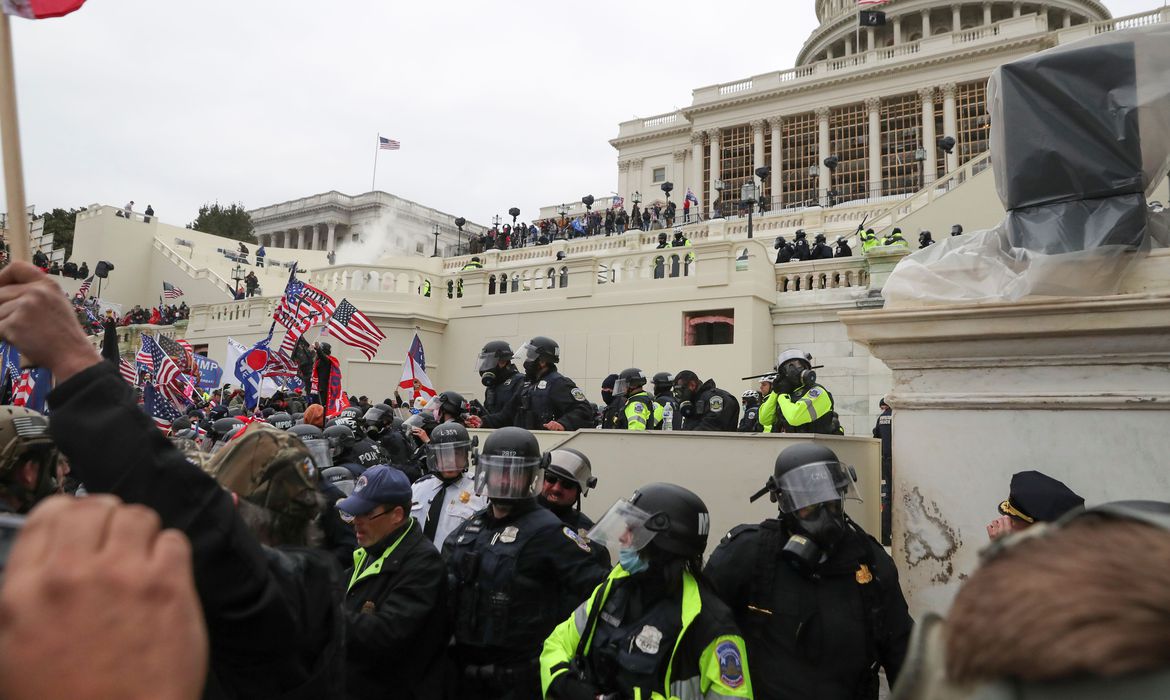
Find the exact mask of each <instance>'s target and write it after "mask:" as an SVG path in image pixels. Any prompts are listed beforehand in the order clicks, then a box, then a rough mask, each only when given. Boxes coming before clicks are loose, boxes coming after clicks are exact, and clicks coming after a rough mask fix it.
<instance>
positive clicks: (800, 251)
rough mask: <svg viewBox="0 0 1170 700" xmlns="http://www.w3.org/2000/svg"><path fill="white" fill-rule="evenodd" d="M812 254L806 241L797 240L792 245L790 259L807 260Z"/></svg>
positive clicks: (802, 239) (803, 239)
mask: <svg viewBox="0 0 1170 700" xmlns="http://www.w3.org/2000/svg"><path fill="white" fill-rule="evenodd" d="M811 256H812V253H811V252H810V251H809V249H808V239H805V238H797V239H796V240H795V241H794V242H793V243H792V259H793V260H808V259H809V258H810V257H811Z"/></svg>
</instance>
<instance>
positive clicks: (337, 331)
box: [322, 299, 422, 360]
mask: <svg viewBox="0 0 1170 700" xmlns="http://www.w3.org/2000/svg"><path fill="white" fill-rule="evenodd" d="M322 333H328V334H329V335H331V336H333V337H334V338H337V339H338V340H340V341H341V342H343V343H345V344H346V345H348V346H350V347H352V348H357V349H358V350H361V351H362V354H363V355H365V356H366V359H367V360H372V359H374V355H377V354H378V346H379V345H381V344H382V341H383V340H385V339H386V334H385V333H383V332H382V330H381V329H380V328H378V327H377V326H375V325H374V322H373V321H371V320H370V318H369V316H366V315H365V314H363V313H362V312H361V311H358V309H357V307H356V306H354V305H353V304H351V303H349V300H348V299H342V300H341V303H340V304H338V305H337V310H336V311H334V312H333V316H332V317H330V319H329V322H328V323H326V324H325V330H323V331H322ZM415 337H417V336H415ZM419 346H420V348H421V346H422V344H421V343H420V344H419ZM420 352H421V350H420Z"/></svg>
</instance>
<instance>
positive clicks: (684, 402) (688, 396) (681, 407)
mask: <svg viewBox="0 0 1170 700" xmlns="http://www.w3.org/2000/svg"><path fill="white" fill-rule="evenodd" d="M670 395H671V396H673V397H674V400H675V401H678V412H679V413H680V414H681V415H682V416H683V417H684V418H689V417H690V416H693V415H694V414H695V404H694V401H693V399H694V398H695V392H693V391H691V389H690V387H688V386H684V385H681V384H679V385H676V386H675V387H674V388H673V389H671V390H670Z"/></svg>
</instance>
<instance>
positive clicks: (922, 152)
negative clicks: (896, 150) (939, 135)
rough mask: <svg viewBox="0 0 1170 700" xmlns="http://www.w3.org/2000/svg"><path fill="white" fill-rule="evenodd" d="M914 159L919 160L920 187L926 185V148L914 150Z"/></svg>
mask: <svg viewBox="0 0 1170 700" xmlns="http://www.w3.org/2000/svg"><path fill="white" fill-rule="evenodd" d="M914 160H916V161H918V189H922V188H923V187H926V149H925V148H919V149H917V150H915V151H914Z"/></svg>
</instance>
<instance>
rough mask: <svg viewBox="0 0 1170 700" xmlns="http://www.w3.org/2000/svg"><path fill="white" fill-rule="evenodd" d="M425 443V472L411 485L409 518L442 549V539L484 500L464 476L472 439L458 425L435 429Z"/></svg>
mask: <svg viewBox="0 0 1170 700" xmlns="http://www.w3.org/2000/svg"><path fill="white" fill-rule="evenodd" d="M430 437H431V439H430V442H428V443H427V447H426V453H427V469H428V470H429V472H430V473H428V474H427V475H426V476H424V477H423V478H421V479H419V480H418V481H416V482H414V485H413V486H411V490H412V491H413V493H414V498H413V502H412V505H411V511H410V514H411V516H413V517H414V519H415V520H417V521H418V524H419V525H420V526H422V529H423V535H425V536H426V538H427V539H429V540H430V541H431V542H433V543H434V544H435V546H436V547H438V548H440V549H442V547H443V540H445V539H447V535H448V534H449V533H450V532H451V531H452V530H454V529H455V528H456V527H458V526H459V525H461V524H463V522H464V521H466V520H469V519H470V518H471V516H473V515H475V514H476V513H477V512H478V511H480V510H481V509H483V507H484V506H486V505H487V498H485V497H483V496H480V495H477V494H476V493H475V483H474V482H473V481H472V480H471V478H470V477H468V476H467V468H468V466H470V464H471V437H470V436H469V435H468V434H467V428H465V427H463V426H462V425H460V424H459V423H455V422H447V423H442V424H440V425H438V426H435V429H434V430H432V431H431V436H430Z"/></svg>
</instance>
